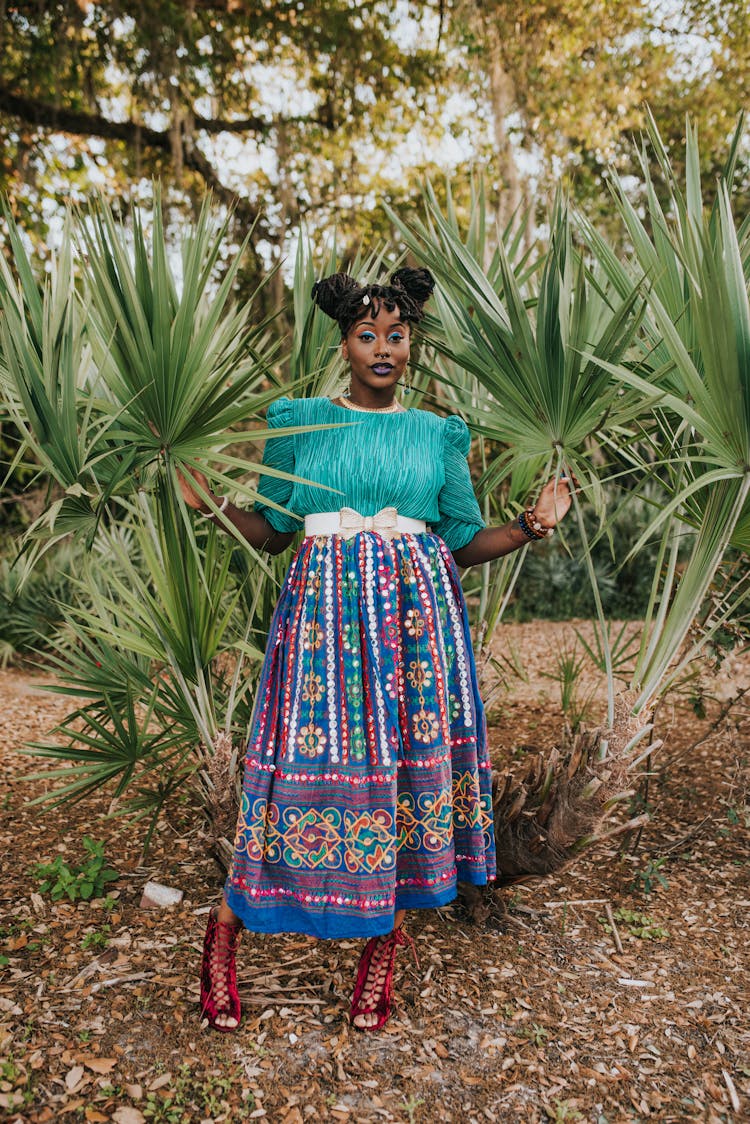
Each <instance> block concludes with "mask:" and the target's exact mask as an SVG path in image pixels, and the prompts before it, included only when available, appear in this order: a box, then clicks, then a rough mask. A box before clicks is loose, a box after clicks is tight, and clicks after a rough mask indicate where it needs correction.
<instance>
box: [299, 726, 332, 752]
mask: <svg viewBox="0 0 750 1124" xmlns="http://www.w3.org/2000/svg"><path fill="white" fill-rule="evenodd" d="M297 745H298V746H299V751H300V753H304V755H305V757H319V756H320V754H321V753H322V752H323V750H324V749H325V745H326V736H325V734H324V733H323V731H322V730H321V728H320V726H313V725H312V723H311V724H310V725H309V726H303V727H302V729H301V730H300V732H299V734H298V735H297Z"/></svg>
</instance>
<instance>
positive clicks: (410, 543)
mask: <svg viewBox="0 0 750 1124" xmlns="http://www.w3.org/2000/svg"><path fill="white" fill-rule="evenodd" d="M494 874H495V852H494V838H493V833H492V814H491V793H490V767H489V759H488V754H487V741H486V725H485V719H484V710H483V708H482V703H481V700H480V698H479V694H478V690H477V682H476V672H475V667H474V657H473V653H472V648H471V639H470V634H469V628H468V621H467V612H466V604H465V602H464V598H463V592H462V590H461V585H460V582H459V577H458V573H457V571H456V567H455V563H454V561H453V557H452V555H451V553H450V551H449V550H448V548H447V546H446V545H445V543H444V542H443V541H442V539H440V538H438V536H437V535H434V534H431V533H424V534H417V535H402V536H399V537H396V538H394V539H393V540H391V541H388V540H384V539H382V538H381V537H380V536H379V535H378V534H377V533H375V532H371V531H363V532H360V533H358V534H356V535H355V536H354V537H353V538H350V539H344V538H342V537H341V536H339V535H329V536H317V537H313V536H309V537H307V538H305V539H304V540H303V542H302V543H301V545H300V547H299V549H298V551H297V553H296V555H295V557H294V559H293V561H292V563H291V566H290V568H289V571H288V573H287V576H286V579H285V581H284V585H283V587H282V591H281V596H280V598H279V603H278V605H277V607H276V610H275V613H274V616H273V620H272V623H271V629H270V635H269V641H268V648H267V650H266V655H265V661H264V664H263V669H262V672H261V677H260V684H259V688H258V696H257V700H256V703H255V709H254V714H253V719H252V723H251V728H250V737H249V740H248V749H247V758H246V761H245V772H244V780H243V795H242V806H241V809H240V814H239V818H238V822H237V835H236V839H235V849H234V858H233V861H232V866H231V869H230V871H229V874H228V876H227V880H226V885H225V895H226V898H227V901H228V903H229V905H230V906H231V908H232V909H233V910H234V912H235V913H236V914H237V915H238V916H239V917H240V918H241V919H242V921H243V922H244V924H245V926H246V927H247V928H248V929H250V930H253V931H255V932H267V933H277V932H301V933H309V934H312V935H313V936H317V937H344V936H352V937H354V936H360V937H370V936H374V935H377V934H381V933H387V932H390V930H391V929H392V928H393V919H394V913H395V911H396V910H397V909H402V908H403V909H410V908H417V907H429V906H439V905H443V904H445V903H446V902H449V901H451V900H452V899H453V898H454V897H455V896H456V882H457V881H459V880H460V881H464V882H473V883H475V884H478V885H482V884H484V883H485V882H486V881H487V880H488V879H490V878H493V877H494Z"/></svg>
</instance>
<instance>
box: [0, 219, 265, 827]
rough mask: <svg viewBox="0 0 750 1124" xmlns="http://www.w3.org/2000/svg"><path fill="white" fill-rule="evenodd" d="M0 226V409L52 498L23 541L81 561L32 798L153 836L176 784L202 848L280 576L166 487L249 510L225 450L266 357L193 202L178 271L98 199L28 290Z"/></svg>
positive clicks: (223, 803) (244, 481)
mask: <svg viewBox="0 0 750 1124" xmlns="http://www.w3.org/2000/svg"><path fill="white" fill-rule="evenodd" d="M6 221H7V223H8V226H9V234H10V239H11V246H12V249H13V256H14V260H15V264H16V270H15V273H12V272H11V270H10V269H9V267H8V266H7V265H6V263H5V261H4V259H0V261H2V265H0V270H2V272H1V273H0V310H1V312H2V317H1V320H0V331H1V332H2V335H1V336H0V340H1V341H2V358H1V359H0V377H1V378H2V384H3V397H4V401H5V403H6V409H7V411H8V413H9V415H10V416H11V417H12V419H13V421H14V422H15V423H16V425H17V426H18V428H19V430H20V432H21V434H22V437H23V439H24V447H25V448H29V449H30V450H31V451H32V453H33V454H34V456H35V457H36V459H37V461H38V463H39V464H40V466H41V469H42V470H43V471H44V472H46V474H47V476H48V478H49V480H50V481H51V482H52V487H53V489H54V491H53V495H52V503H51V506H50V508H49V509H48V511H47V512H46V513H45V514H44V515H43V516H42V517H41V518H40V519H39V520H37V522H36V524H35V525H34V526H33V527H32V528H31V531H30V532H29V535H27V538H26V544H25V545H26V546H27V547H28V545H29V543H31V544H41V545H42V546H45V545H47V544H48V543H50V542H51V541H53V539H55V538H57V537H61V536H63V535H65V534H70V533H71V532H77V533H79V534H81V533H83V534H85V539H86V543H87V546H88V547H89V548H90V550H91V557H90V560H89V563H88V564H87V565H86V567H85V568H84V570H83V573H82V574H81V575H80V580H79V582H78V591H77V592H78V596H77V599H76V603H75V604H74V605H70V606H68V608H67V611H66V621H65V625H64V628H63V630H62V634H61V637H60V640H59V651H58V654H57V657H56V663H57V667H58V670H59V673H60V681H61V686H60V689H61V690H62V691H63V692H64V693H65V694H67V695H69V696H70V697H71V698H73V699H75V700H76V707H75V709H74V710H73V711H72V712H71V714H70V715H69V716H68V717H67V718H66V719H65V720H64V721H63V723H62V724H61V726H60V728H59V729H58V731H57V734H58V735H62V737H63V739H64V744H62V745H61V744H57V745H51V744H45V745H40V746H37V747H36V751H37V752H39V753H42V754H43V755H45V756H48V757H52V758H56V759H58V760H65V761H67V762H68V764H66V765H65V766H61V768H60V769H59V771H58V775H59V777H60V780H61V787H60V788H59V789H58V790H56V791H53V792H52V793H51V794H50V795H51V797H52V798H53V799H59V798H63V799H65V798H68V799H76V798H80V797H82V796H84V795H86V794H87V793H88V792H90V791H92V790H93V789H95V788H98V787H101V786H102V785H113V786H114V794H115V797H116V799H117V800H118V801H119V802H120V805H121V806H122V807H124V808H125V809H127V810H131V811H132V810H135V811H136V812H140V813H142V814H151V816H152V823H153V822H155V817H156V816H157V815H158V812H159V810H160V808H161V807H162V805H163V802H164V800H165V799H167V797H168V796H169V795H170V794H171V793H172V792H173V791H174V790H175V788H177V787H179V786H181V785H184V784H185V783H186V782H190V783H191V784H193V785H197V787H198V790H199V793H200V798H201V799H202V801H203V803H204V804H205V805H206V806H207V808H208V810H209V813H210V816H211V820H212V824H213V827H214V829H215V830H214V837H215V838H219V837H221V836H222V835H225V834H227V832H230V833H231V827H229V828H228V826H227V824H228V814H227V806H228V805H231V804H232V803H233V799H234V794H233V792H232V791H231V787H232V784H233V783H234V777H235V770H234V769H233V767H232V762H233V760H234V759H235V758H236V753H237V749H236V747H237V746H238V745H239V744H241V740H242V735H243V733H244V727H245V725H246V723H247V720H248V708H247V706H246V705H245V704H244V700H245V699H246V698H247V697H248V693H249V688H250V687H251V685H252V682H253V668H254V667H256V665H257V660H258V658H259V656H260V654H261V653H262V649H263V644H264V640H263V631H264V629H265V628H267V626H268V621H269V607H270V605H271V604H272V603H273V600H274V587H276V585H277V583H278V580H279V574H278V569H279V567H278V565H275V564H274V563H272V562H268V561H267V560H261V559H259V558H258V557H257V556H256V555H255V554H254V552H252V551H251V550H250V548H247V549H245V550H243V549H242V548H241V547H240V545H239V544H238V543H237V542H236V540H234V539H233V538H231V537H229V536H223V535H219V534H218V533H217V531H216V530H215V529H213V528H209V527H208V526H207V525H203V527H202V528H201V529H200V530H197V531H196V529H195V524H194V522H193V519H192V518H191V517H189V516H188V513H187V511H186V508H185V505H184V503H183V501H182V499H181V497H180V495H179V492H178V489H177V487H176V473H177V472H178V471H183V472H184V471H186V470H187V469H189V468H191V467H198V466H200V467H201V468H202V469H203V470H204V471H205V473H206V475H207V476H208V477H209V480H210V481H211V482H212V483H213V484H215V485H216V487H217V489H220V490H221V491H226V490H231V492H232V494H233V495H243V496H246V497H248V498H250V499H252V498H253V497H254V495H255V492H254V489H253V487H252V479H253V478H252V477H250V478H249V479H248V474H249V473H250V472H251V471H252V470H253V468H255V467H257V465H256V463H255V461H254V457H253V453H252V452H251V453H250V455H249V456H245V457H241V456H239V455H237V452H236V451H235V450H233V449H230V448H229V446H230V443H234V442H237V440H238V438H239V437H243V436H246V437H250V436H251V435H250V434H244V433H240V434H238V433H237V432H236V428H237V427H238V426H240V425H245V424H246V423H247V422H248V421H249V420H252V419H253V418H254V416H256V415H258V414H259V412H260V411H261V410H263V409H264V408H265V407H266V406H267V404H268V403H269V402H270V401H272V400H273V398H274V397H277V396H278V395H279V394H280V393H281V392H282V390H281V388H280V387H279V385H278V379H274V378H270V377H269V374H273V372H272V371H271V369H270V366H269V364H270V362H271V360H272V359H273V357H274V355H275V354H276V352H277V350H278V344H277V343H276V342H274V340H273V338H272V336H271V335H270V333H269V332H268V329H267V326H265V325H263V324H261V325H256V324H253V323H252V304H251V303H250V304H246V305H244V306H243V307H242V308H237V307H235V305H234V303H233V299H232V286H233V281H234V276H235V273H236V270H237V267H238V263H239V260H240V255H241V251H240V253H238V254H237V255H236V256H235V257H234V258H233V259H231V260H230V261H229V263H228V265H226V267H225V270H224V274H223V276H221V277H217V275H216V274H217V269H216V267H217V263H218V262H219V260H220V254H221V252H222V250H223V247H224V235H225V232H226V231H225V226H223V225H221V224H218V225H217V224H216V223H215V222H214V219H213V217H212V214H211V211H210V208H209V206H208V203H207V204H206V206H205V207H204V209H203V211H202V212H201V215H200V216H199V219H198V221H197V223H196V226H195V228H194V229H193V230H192V231H190V232H189V233H188V234H187V235H186V236H185V238H184V240H183V244H182V247H181V250H182V253H181V261H179V262H178V261H177V260H176V259H175V258H174V257H173V256H170V253H169V250H168V247H167V244H166V239H165V235H164V231H163V228H162V226H161V221H160V216H159V211H158V208H157V210H156V212H155V214H154V218H153V224H152V228H151V231H150V235H148V236H147V233H146V231H145V230H144V227H143V225H142V223H141V221H140V217H139V216H136V218H135V222H134V226H133V228H132V230H130V229H126V228H125V227H124V226H123V225H122V224H120V223H119V222H118V221H117V220H116V219H115V217H114V215H113V214H112V212H111V210H110V209H109V208H108V207H106V206H105V205H104V204H103V203H99V204H98V205H96V206H95V207H94V208H93V209H92V210H91V211H90V212H89V213H88V214H86V215H85V216H79V219H78V221H77V223H76V224H75V227H74V224H73V222H72V221H71V222H69V224H68V227H67V230H66V234H65V237H64V240H63V245H62V249H61V251H60V253H59V254H58V255H57V257H56V258H55V259H54V260H53V267H52V270H51V272H50V274H49V275H48V276H47V277H46V278H44V279H43V280H42V281H41V282H39V281H38V280H37V278H36V276H35V274H34V271H33V268H32V263H31V261H30V260H29V258H28V257H27V255H26V252H25V249H24V245H23V241H22V239H21V237H20V234H19V232H18V231H17V230H16V228H15V227H14V225H13V223H12V221H11V220H10V217H9V215H7V214H6ZM76 252H77V253H78V259H77V262H76ZM269 384H271V385H270V389H269ZM274 384H275V385H274ZM262 426H263V423H262V422H261V427H262ZM258 434H259V435H260V436H261V437H262V436H265V434H266V430H265V428H259V429H258ZM252 437H255V434H252ZM244 448H251V446H248V445H247V443H246V442H245V443H244V444H243V449H244ZM102 559H106V562H102ZM27 568H28V567H27ZM126 793H127V798H126Z"/></svg>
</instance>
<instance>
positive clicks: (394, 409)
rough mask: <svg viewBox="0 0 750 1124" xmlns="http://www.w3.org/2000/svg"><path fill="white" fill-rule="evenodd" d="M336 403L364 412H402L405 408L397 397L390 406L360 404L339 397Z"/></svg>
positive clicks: (348, 408)
mask: <svg viewBox="0 0 750 1124" xmlns="http://www.w3.org/2000/svg"><path fill="white" fill-rule="evenodd" d="M334 405H339V406H345V407H346V409H347V410H358V411H360V412H361V413H363V414H402V413H404V410H403V408H402V406H401V403H400V402H397V401H396V400H395V399H394V400H393V402H391V404H390V406H358V405H357V403H356V402H351V401H350V400H349V399H348V398H339V399H338V401H337V402H334Z"/></svg>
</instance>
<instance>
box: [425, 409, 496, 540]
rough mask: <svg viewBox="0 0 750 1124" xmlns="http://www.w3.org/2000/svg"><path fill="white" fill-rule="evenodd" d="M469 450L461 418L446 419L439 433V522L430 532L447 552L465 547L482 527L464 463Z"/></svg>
mask: <svg viewBox="0 0 750 1124" xmlns="http://www.w3.org/2000/svg"><path fill="white" fill-rule="evenodd" d="M470 447H471V435H470V433H469V430H468V427H467V425H466V422H465V421H464V420H463V418H459V417H455V416H454V417H450V418H446V421H445V425H444V429H443V466H444V471H445V482H444V484H443V486H442V488H441V489H440V493H439V495H438V511H439V512H440V519H439V521H438V522H437V523H434V524H433V528H432V529H433V531H434V532H435V534H437V535H440V537H441V539H442V540H443V542H444V543H445V545H446V546H447V547H448V549H449V550H460V549H461V547H462V546H466V544H467V543H470V542H471V540H472V539H473V538H474V535H475V534H476V533H477V531H481V530H482V528H483V527H484V525H485V523H484V519H482V513H481V511H480V510H479V504H478V503H477V498H476V496H475V495H474V487H473V485H472V482H471V474H470V472H469V464H468V461H467V460H466V458H467V456H468V453H469V449H470Z"/></svg>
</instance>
